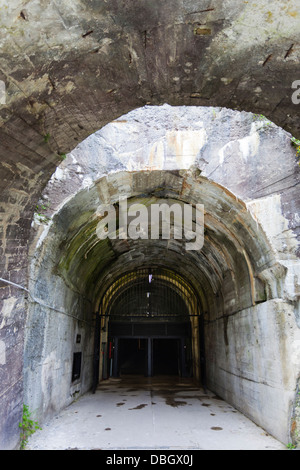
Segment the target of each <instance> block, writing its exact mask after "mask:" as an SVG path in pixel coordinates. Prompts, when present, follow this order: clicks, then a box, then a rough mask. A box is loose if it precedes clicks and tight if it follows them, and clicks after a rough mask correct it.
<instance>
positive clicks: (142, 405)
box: [129, 403, 148, 410]
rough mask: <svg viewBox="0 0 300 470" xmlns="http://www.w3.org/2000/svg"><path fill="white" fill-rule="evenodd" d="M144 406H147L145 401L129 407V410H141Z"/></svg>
mask: <svg viewBox="0 0 300 470" xmlns="http://www.w3.org/2000/svg"><path fill="white" fill-rule="evenodd" d="M145 406H148V405H147V404H145V403H142V404H141V405H138V406H136V407H135V408H129V410H141V409H142V408H145Z"/></svg>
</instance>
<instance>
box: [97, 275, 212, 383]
mask: <svg viewBox="0 0 300 470" xmlns="http://www.w3.org/2000/svg"><path fill="white" fill-rule="evenodd" d="M199 318H200V311H199V305H198V299H197V296H196V293H195V292H194V290H193V289H192V287H191V286H190V285H189V284H188V283H187V282H185V281H184V279H182V277H181V276H179V275H178V274H176V273H174V272H172V271H168V270H167V269H163V268H155V267H151V268H143V269H138V270H136V271H134V272H131V273H127V274H125V275H124V276H122V277H121V278H119V279H118V280H117V281H115V282H114V284H113V285H112V286H111V287H110V288H109V289H108V291H107V293H106V294H105V296H104V298H103V300H102V302H101V307H100V316H99V328H100V331H99V332H98V333H97V335H98V336H99V338H100V341H99V340H98V341H97V342H98V344H100V345H101V353H100V358H101V362H99V375H98V376H97V377H96V381H95V386H96V384H97V383H98V380H99V376H100V377H101V378H104V379H106V378H108V377H110V376H112V377H119V376H122V375H126V374H131V375H136V374H137V375H140V374H141V375H144V376H146V377H152V376H156V375H178V376H179V377H192V376H193V373H194V372H193V352H192V351H194V353H195V352H196V351H197V348H199V344H202V342H203V335H204V333H203V331H202V330H201V329H200V328H199V333H198V329H197V330H195V328H193V326H194V325H195V323H196V322H199ZM195 331H197V335H198V334H199V335H201V338H202V341H199V338H198V336H197V337H195ZM203 354H204V351H203ZM199 356H200V350H199V351H197V355H196V357H195V358H194V361H195V363H198V362H199ZM202 362H204V361H202ZM203 371H204V367H203ZM202 379H203V381H205V378H204V375H203V374H202Z"/></svg>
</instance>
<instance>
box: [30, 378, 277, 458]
mask: <svg viewBox="0 0 300 470" xmlns="http://www.w3.org/2000/svg"><path fill="white" fill-rule="evenodd" d="M27 449H28V450H98V449H99V450H100V449H101V450H121V449H125V450H127V449H130V450H135V449H136V450H148V449H151V450H152V449H158V450H159V449H170V450H173V449H174V450H176V449H182V450H183V449H184V450H285V449H286V446H284V445H283V444H282V443H280V442H278V441H277V440H276V439H274V438H273V437H271V436H270V435H268V434H267V433H266V432H265V431H264V430H263V429H261V428H260V427H258V426H257V425H255V424H254V423H253V422H252V421H250V420H249V419H247V418H246V417H245V416H244V415H242V414H241V413H240V412H238V411H237V410H236V409H235V408H233V407H232V406H231V405H229V404H228V403H226V402H225V401H223V400H222V399H220V398H219V397H217V396H216V395H214V394H213V393H211V392H209V391H208V392H205V391H204V390H203V389H202V388H199V387H197V386H196V385H195V383H193V381H192V380H191V379H180V378H178V377H174V376H173V377H172V376H168V377H166V376H159V377H152V378H145V377H142V376H125V377H122V378H120V379H109V380H107V381H104V382H103V383H101V384H100V385H99V387H98V389H97V391H96V393H95V394H91V393H88V394H86V395H84V396H82V397H81V398H80V399H78V400H77V401H76V402H75V403H73V404H72V405H70V406H69V407H67V408H66V409H65V410H63V411H62V412H60V413H59V414H58V416H56V417H55V418H54V419H52V420H51V421H49V422H48V423H45V424H44V425H43V427H42V430H39V431H37V432H36V433H35V434H34V435H33V436H31V438H30V440H29V443H28V446H27Z"/></svg>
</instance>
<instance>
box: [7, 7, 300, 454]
mask: <svg viewBox="0 0 300 470" xmlns="http://www.w3.org/2000/svg"><path fill="white" fill-rule="evenodd" d="M299 18H300V17H299V7H298V5H297V0H289V1H286V2H285V3H284V4H282V2H279V1H276V2H272V4H270V2H267V1H263V2H260V3H259V4H258V2H256V3H249V2H248V3H246V2H239V1H238V0H228V1H226V2H218V5H212V4H211V2H209V1H206V0H203V1H196V2H195V1H193V2H190V1H188V2H187V1H185V0H176V3H175V4H174V2H172V4H170V3H169V2H168V1H165V2H164V3H163V4H162V3H161V2H159V1H154V2H148V3H146V2H140V3H139V4H138V5H136V4H135V3H130V2H129V3H128V2H125V5H124V3H123V2H122V3H121V2H120V1H118V0H114V1H110V2H106V1H103V2H94V1H93V2H89V3H88V4H87V3H86V2H84V1H79V0H76V1H74V2H72V3H70V2H69V1H67V0H63V1H60V2H59V4H58V2H50V3H49V2H45V1H42V2H37V1H35V0H29V1H26V3H25V4H24V2H22V1H20V0H12V1H10V2H6V3H2V4H1V6H0V54H1V64H0V80H3V81H4V82H5V85H6V91H7V93H6V97H5V98H6V105H5V106H3V105H2V102H1V105H0V157H1V162H0V194H1V206H0V211H1V227H0V270H1V277H2V278H3V279H6V280H8V281H10V282H14V283H17V284H20V285H21V286H24V287H26V286H27V248H28V239H29V232H30V225H31V221H32V217H33V212H34V210H35V206H36V203H37V201H38V199H39V196H40V195H41V192H42V190H43V188H44V187H45V185H46V183H47V181H48V180H49V178H50V177H51V175H52V174H53V172H54V171H55V168H56V166H57V165H58V164H59V162H60V161H61V157H60V156H59V154H60V155H61V154H64V153H67V152H68V151H70V150H72V149H73V148H74V146H75V145H76V144H77V143H78V142H80V141H82V140H83V139H84V138H86V137H87V136H88V135H90V134H92V133H93V132H95V131H97V130H98V129H100V128H101V127H102V126H103V125H105V124H107V123H108V122H110V121H112V120H114V119H116V118H117V117H119V116H121V115H122V114H125V113H127V112H128V111H130V110H132V109H135V108H137V107H141V106H144V105H145V104H147V103H150V104H152V105H157V104H162V103H165V102H166V103H169V104H171V105H188V106H190V105H193V104H196V105H204V106H206V105H212V106H226V107H228V108H236V109H240V110H247V111H253V112H255V113H263V114H264V115H266V116H268V117H269V118H270V119H271V120H272V121H274V122H276V123H277V124H278V125H281V126H282V127H283V128H285V129H286V130H288V131H291V132H292V133H293V134H295V135H296V136H298V137H300V131H299V119H298V109H299V107H298V106H299V105H297V104H294V103H293V102H292V99H291V96H292V93H294V92H295V90H293V89H292V83H293V82H294V81H295V80H298V79H299V77H298V63H299V31H300V29H299ZM282 204H283V205H286V206H289V207H291V200H290V199H288V200H287V201H286V200H285V195H284V194H283V195H282ZM295 212H296V210H295V208H293V209H291V213H295ZM0 286H1V287H0V299H1V300H0V301H1V309H2V306H3V303H2V302H3V301H6V304H5V311H6V315H5V319H6V320H5V322H4V323H3V322H1V327H2V329H1V332H0V335H1V337H0V341H2V343H1V344H3V342H4V343H5V345H6V346H5V348H6V349H5V357H6V364H5V365H3V366H2V372H1V373H2V374H3V375H4V376H5V379H4V380H3V381H2V383H6V384H9V385H8V387H6V386H5V387H4V388H3V390H2V392H1V394H0V396H1V409H2V410H7V409H8V408H9V406H10V404H11V403H13V402H14V400H16V403H17V402H18V404H16V407H13V408H14V409H15V410H19V409H20V397H21V394H20V389H22V375H21V373H20V370H17V369H16V370H15V373H12V370H14V368H15V367H16V366H15V364H19V363H20V357H19V356H18V354H17V350H18V347H19V346H20V345H21V342H22V340H21V338H20V336H19V333H20V334H21V336H22V328H23V326H24V323H23V319H24V316H25V298H24V295H23V294H24V291H22V290H20V289H15V288H14V287H13V286H11V285H8V284H7V283H3V282H1V284H0ZM9 305H10V307H9V308H10V310H9V311H8V306H9ZM14 306H18V308H16V309H14ZM3 308H4V307H3ZM8 318H10V319H15V320H17V323H18V324H20V330H19V329H18V333H15V330H14V329H13V328H10V327H9V326H8V325H9V324H10V320H7V319H8ZM6 321H7V325H6ZM3 348H4V346H3ZM3 350H4V349H3ZM3 354H4V353H3ZM7 360H8V361H9V362H7ZM8 377H10V378H9V379H8ZM12 397H13V398H12ZM18 414H19V411H16V415H15V416H17V415H18ZM1 422H2V423H3V424H2V425H3V426H4V428H5V431H4V430H3V432H1V435H2V436H4V435H5V436H6V435H8V434H9V433H10V431H9V429H11V426H10V425H7V426H6V424H4V423H7V420H6V418H5V419H3V420H1ZM15 423H17V418H16V419H15ZM16 443H17V438H16V439H15V438H14V437H12V439H11V438H9V439H8V440H7V441H5V442H4V443H3V444H1V446H2V445H3V446H4V447H7V446H8V447H13V446H14V445H16Z"/></svg>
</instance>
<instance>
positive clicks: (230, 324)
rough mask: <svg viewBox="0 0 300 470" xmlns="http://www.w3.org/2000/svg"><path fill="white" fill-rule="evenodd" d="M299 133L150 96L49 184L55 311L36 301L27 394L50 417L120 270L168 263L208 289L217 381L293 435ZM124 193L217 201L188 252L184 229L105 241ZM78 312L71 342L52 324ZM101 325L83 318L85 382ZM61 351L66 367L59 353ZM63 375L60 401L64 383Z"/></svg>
mask: <svg viewBox="0 0 300 470" xmlns="http://www.w3.org/2000/svg"><path fill="white" fill-rule="evenodd" d="M290 139H291V136H290V135H289V134H288V133H286V132H285V131H282V130H281V129H280V128H278V127H277V126H275V125H274V124H272V123H270V122H268V121H265V120H263V121H262V120H261V119H257V117H256V116H253V115H251V114H249V113H239V112H233V111H229V110H224V109H218V108H213V109H209V108H172V107H170V106H163V107H159V108H158V109H157V108H153V107H146V108H145V109H141V110H137V111H135V112H132V113H130V114H128V115H126V116H123V117H121V118H120V119H119V120H117V121H115V122H114V123H112V124H110V125H108V126H106V127H105V128H103V129H102V130H101V131H99V132H98V133H96V134H95V135H94V136H91V137H90V138H88V139H87V140H86V141H84V142H82V143H81V144H80V145H79V146H78V147H77V148H76V149H75V150H74V151H72V152H71V153H70V155H68V157H67V159H66V160H65V161H64V162H63V163H62V164H61V165H60V167H59V168H58V169H57V170H56V172H55V174H54V175H53V177H52V179H51V180H50V182H49V184H48V186H47V188H45V191H44V193H43V198H42V200H41V202H40V204H39V205H40V206H41V205H42V203H43V204H45V203H48V204H49V206H45V210H44V211H43V214H42V215H41V214H40V215H38V214H36V216H35V223H34V226H33V227H34V231H33V235H34V238H33V240H32V245H31V248H30V257H31V259H32V261H31V269H30V284H29V286H30V291H31V293H32V295H33V296H34V298H35V299H39V302H40V303H42V306H41V309H42V312H43V313H42V315H40V313H41V312H39V310H40V307H38V306H36V307H34V308H31V309H30V311H29V316H28V322H27V335H26V348H25V356H26V361H25V397H26V401H27V402H28V403H30V404H31V407H32V409H35V410H36V413H37V416H38V417H39V418H40V419H41V420H44V419H46V418H47V417H48V416H52V415H53V413H55V412H57V411H58V410H59V408H62V407H64V406H65V405H67V404H68V403H69V402H70V400H71V399H72V394H73V393H74V390H73V388H72V386H70V382H69V377H70V374H71V365H72V364H71V357H72V354H71V353H72V350H73V348H74V340H73V339H72V338H74V328H75V326H76V322H77V321H78V324H80V322H81V320H84V321H85V322H90V321H91V320H92V318H93V317H92V312H93V306H95V305H98V302H99V298H100V296H101V294H103V293H104V291H105V289H106V288H107V287H108V286H109V284H110V283H111V282H112V280H113V279H114V277H115V276H118V275H120V274H122V273H123V272H126V271H128V270H134V269H136V268H138V267H141V266H147V265H151V264H153V263H154V264H155V265H158V266H165V267H166V266H167V267H168V268H169V269H174V270H175V271H177V272H179V273H180V274H182V275H183V276H184V277H185V278H186V279H187V280H188V281H189V282H190V283H191V284H192V285H193V286H194V288H195V289H196V290H197V291H198V293H199V296H200V298H201V302H202V306H203V310H204V311H205V312H206V313H205V320H206V325H207V326H206V342H207V345H206V346H207V357H208V361H207V368H208V382H209V386H210V388H211V389H212V390H214V391H216V392H217V393H218V394H219V395H220V396H222V397H223V398H226V399H227V400H229V401H230V402H231V403H232V404H233V405H234V406H236V407H238V408H239V409H240V410H241V411H243V412H244V413H246V414H247V416H249V417H250V418H251V419H253V420H254V421H255V422H257V423H258V424H259V425H261V426H262V427H264V428H265V429H267V430H268V432H269V433H271V434H273V435H274V436H276V437H277V438H278V439H280V440H282V441H283V442H286V443H287V442H289V440H290V438H291V427H292V423H291V419H292V415H293V416H294V417H295V419H294V421H293V423H296V424H293V427H294V428H295V427H296V428H298V426H299V421H298V418H297V416H298V414H297V413H298V411H297V410H298V401H297V394H296V393H297V392H296V390H297V377H298V375H299V372H300V357H299V354H298V352H297V351H298V346H299V341H300V330H299V327H298V325H297V322H299V317H298V295H299V285H298V279H299V259H298V246H299V245H298V225H299V217H298V213H299V209H298V205H299V199H294V194H295V189H296V188H297V184H298V175H299V168H298V165H297V158H296V155H295V150H294V148H293V147H292V146H291V141H290ZM274 162H276V165H274ZM278 169H280V171H278ZM119 196H123V197H124V196H127V197H128V198H131V199H132V202H137V201H138V202H142V203H147V204H150V203H151V202H154V203H155V202H157V201H159V200H160V198H169V200H170V201H171V200H173V201H184V202H186V203H196V202H198V203H202V204H204V208H205V243H204V247H203V249H202V250H201V251H200V252H196V253H188V252H186V250H185V249H184V245H183V243H181V242H180V241H175V240H172V241H170V242H169V241H163V240H158V241H152V240H143V241H141V240H135V241H133V240H126V241H120V240H115V241H114V240H112V241H109V243H108V242H107V241H104V242H103V241H100V240H99V239H97V236H96V228H97V223H98V221H99V218H98V217H97V210H98V208H99V205H101V204H104V203H105V204H106V203H116V202H118V200H119ZM45 217H49V218H51V220H49V221H47V220H46V218H45ZM83 298H84V302H85V307H84V308H83V307H82V305H83V304H82V300H83ZM45 304H47V305H48V307H47V306H45ZM49 307H52V309H53V308H54V309H56V310H57V314H56V313H55V311H54V312H51V308H49ZM58 311H59V312H58ZM50 312H51V313H50ZM70 313H72V314H74V315H75V316H76V317H77V320H74V318H69V320H68V321H67V320H66V321H65V322H60V323H59V325H60V326H59V330H58V331H59V333H58V334H60V335H61V337H62V338H63V337H64V341H65V342H64V343H63V346H62V347H61V346H60V347H59V348H58V347H57V337H56V335H53V334H52V333H51V331H52V330H53V328H56V325H57V315H58V316H59V318H60V316H61V314H62V315H66V314H70ZM83 314H84V316H82V315H83ZM53 315H54V316H53ZM65 318H66V317H65ZM46 319H47V320H46ZM47 322H48V323H47ZM33 325H34V327H35V328H34V329H33V328H32V327H33ZM87 325H89V323H86V324H82V328H83V331H84V333H83V343H82V348H83V350H85V351H86V352H85V364H86V369H85V372H84V377H83V379H82V381H80V382H79V383H78V384H77V390H76V391H78V392H79V393H83V392H84V391H85V390H86V389H87V387H88V385H89V384H91V380H92V377H91V371H92V353H91V351H92V349H91V348H92V343H91V340H92V339H93V335H91V329H90V328H91V327H90V326H87ZM36 335H40V341H39V344H40V348H36V347H35V343H36V341H37V338H36ZM70 335H71V338H70ZM72 344H73V346H72ZM61 362H63V364H64V367H57V368H56V370H55V374H56V377H53V372H52V371H51V370H49V367H48V364H49V363H50V364H51V363H53V364H54V363H55V364H61ZM35 364H40V365H41V369H38V368H37V367H36V366H35ZM55 379H56V393H57V394H58V395H59V396H60V400H59V402H58V400H57V399H56V396H55V395H54V394H53V393H52V391H51V390H52V388H51V387H52V385H51V383H50V382H51V381H54V380H55ZM49 383H50V384H49ZM31 384H34V386H32V385H31ZM45 390H46V392H45ZM245 397H247V399H245ZM262 410H263V411H262ZM295 435H296V434H295V433H294V439H295Z"/></svg>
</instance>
